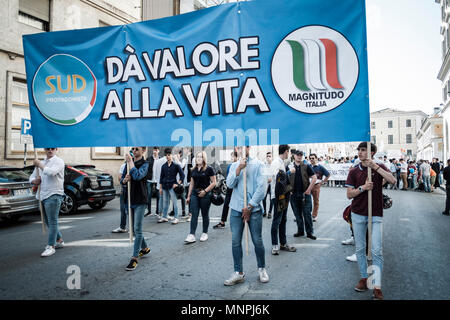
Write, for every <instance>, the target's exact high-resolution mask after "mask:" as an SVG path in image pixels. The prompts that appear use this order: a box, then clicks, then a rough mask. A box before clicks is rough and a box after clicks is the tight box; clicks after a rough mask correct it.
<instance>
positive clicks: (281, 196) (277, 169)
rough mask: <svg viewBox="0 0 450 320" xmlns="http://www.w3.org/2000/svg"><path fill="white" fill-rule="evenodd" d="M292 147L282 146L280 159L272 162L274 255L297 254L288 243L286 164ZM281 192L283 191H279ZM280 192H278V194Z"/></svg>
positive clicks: (288, 191) (272, 235) (272, 233)
mask: <svg viewBox="0 0 450 320" xmlns="http://www.w3.org/2000/svg"><path fill="white" fill-rule="evenodd" d="M289 149H290V147H289V146H288V145H287V144H282V145H280V146H279V147H278V154H279V157H278V158H276V159H275V160H273V162H272V173H273V176H275V180H273V181H272V185H271V188H274V190H275V194H274V204H273V206H274V215H273V220H272V228H271V237H272V254H273V255H278V254H279V251H280V250H283V251H288V252H295V251H297V249H296V248H295V247H291V246H289V245H288V244H287V242H286V221H287V219H286V215H287V209H288V206H289V196H290V190H291V188H292V187H291V186H290V187H289V188H287V184H289V183H288V182H287V181H286V179H287V177H288V176H289V172H286V166H285V164H284V162H285V161H286V159H288V158H289ZM279 190H281V191H279ZM277 191H278V192H277ZM278 236H279V237H280V245H279V244H278Z"/></svg>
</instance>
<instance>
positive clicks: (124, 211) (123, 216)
mask: <svg viewBox="0 0 450 320" xmlns="http://www.w3.org/2000/svg"><path fill="white" fill-rule="evenodd" d="M126 199H127V195H126V190H122V192H121V193H120V228H121V229H125V228H126V227H127V217H128V201H126Z"/></svg>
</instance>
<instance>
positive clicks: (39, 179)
mask: <svg viewBox="0 0 450 320" xmlns="http://www.w3.org/2000/svg"><path fill="white" fill-rule="evenodd" d="M44 150H45V153H46V155H47V158H46V159H45V160H43V161H39V160H38V159H35V160H34V162H33V164H34V166H35V168H34V171H33V173H32V174H31V176H30V182H31V183H32V184H34V185H40V186H41V190H40V193H38V194H36V198H37V199H38V200H39V196H40V198H41V201H42V208H43V211H44V212H43V214H44V220H45V224H46V225H47V228H48V242H47V246H46V247H45V250H44V252H42V254H41V257H49V256H51V255H53V254H54V253H55V249H59V248H62V247H64V241H63V239H62V235H61V232H59V228H58V215H59V210H60V208H61V203H62V200H63V197H64V161H63V160H62V159H61V158H59V157H58V156H56V151H57V150H58V149H57V148H44ZM36 170H39V176H38V175H37V171H36Z"/></svg>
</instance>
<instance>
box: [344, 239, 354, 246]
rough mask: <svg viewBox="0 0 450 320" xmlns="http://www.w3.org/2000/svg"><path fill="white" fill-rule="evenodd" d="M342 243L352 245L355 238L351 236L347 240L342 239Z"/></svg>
mask: <svg viewBox="0 0 450 320" xmlns="http://www.w3.org/2000/svg"><path fill="white" fill-rule="evenodd" d="M342 244H343V245H351V246H353V245H355V238H353V237H351V238H349V239H347V240H344V241H342Z"/></svg>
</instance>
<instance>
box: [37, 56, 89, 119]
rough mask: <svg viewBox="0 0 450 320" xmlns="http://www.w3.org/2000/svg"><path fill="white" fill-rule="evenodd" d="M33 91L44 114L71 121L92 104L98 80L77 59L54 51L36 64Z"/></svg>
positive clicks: (82, 116) (48, 116)
mask: <svg viewBox="0 0 450 320" xmlns="http://www.w3.org/2000/svg"><path fill="white" fill-rule="evenodd" d="M32 91H33V98H34V101H35V103H36V106H37V108H38V109H39V111H40V112H41V113H42V115H43V116H44V117H45V118H47V119H48V120H49V121H52V122H54V123H57V124H60V125H74V124H77V123H80V122H81V121H83V120H84V119H85V118H86V117H87V116H88V115H89V114H90V113H91V111H92V109H93V108H94V104H95V99H96V96H97V80H96V78H95V76H94V74H93V73H92V71H91V70H90V69H89V67H88V66H87V65H86V64H85V63H84V62H83V61H81V60H80V59H78V58H76V57H74V56H71V55H68V54H56V55H53V56H51V57H50V58H48V59H47V60H46V61H45V62H44V63H42V64H41V65H40V66H39V68H38V70H37V72H36V74H35V76H34V79H33V84H32Z"/></svg>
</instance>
